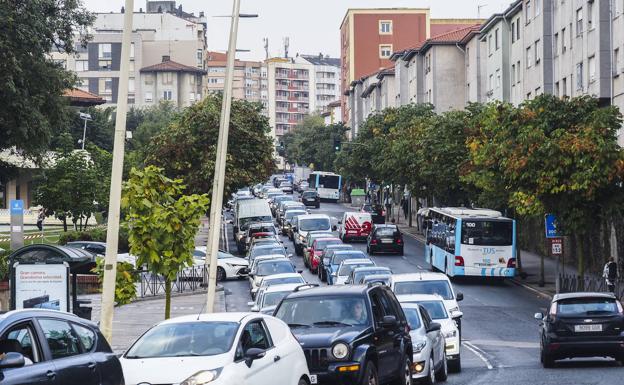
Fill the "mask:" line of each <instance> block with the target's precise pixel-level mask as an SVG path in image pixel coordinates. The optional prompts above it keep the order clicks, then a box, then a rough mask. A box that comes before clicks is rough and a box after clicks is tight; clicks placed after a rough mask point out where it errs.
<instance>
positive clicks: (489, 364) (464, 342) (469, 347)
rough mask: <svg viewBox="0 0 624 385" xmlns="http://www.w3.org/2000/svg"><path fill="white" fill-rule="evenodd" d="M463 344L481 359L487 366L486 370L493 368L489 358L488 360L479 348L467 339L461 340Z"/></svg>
mask: <svg viewBox="0 0 624 385" xmlns="http://www.w3.org/2000/svg"><path fill="white" fill-rule="evenodd" d="M463 345H464V346H465V347H466V348H467V349H468V350H470V351H471V352H473V353H474V354H475V356H477V357H479V359H480V360H481V361H483V362H484V363H485V366H487V368H488V370H493V369H494V366H493V365H492V363H491V362H490V360H488V358H487V357H486V356H485V355H484V354H483V352H482V351H481V349H479V348H477V347H476V346H474V345H473V344H471V343H470V342H468V341H463Z"/></svg>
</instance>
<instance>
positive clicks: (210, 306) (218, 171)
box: [205, 0, 257, 313]
mask: <svg viewBox="0 0 624 385" xmlns="http://www.w3.org/2000/svg"><path fill="white" fill-rule="evenodd" d="M239 16H241V15H240V0H234V5H233V7H232V23H231V25H230V43H229V46H228V52H227V67H226V70H225V84H224V87H223V102H222V104H221V118H220V121H219V138H218V139H217V156H216V161H215V173H214V181H213V183H212V200H211V201H210V222H209V223H208V225H209V226H210V227H209V229H208V245H207V247H206V260H205V263H206V264H208V266H207V268H208V294H207V297H206V312H207V313H212V312H213V311H214V302H215V294H216V291H217V253H218V252H219V235H220V229H221V215H222V214H221V208H222V206H223V191H224V187H225V160H226V155H227V145H228V135H229V131H230V107H231V104H232V83H233V79H234V59H235V56H236V35H237V33H238V20H239ZM244 16H245V17H254V16H257V15H244Z"/></svg>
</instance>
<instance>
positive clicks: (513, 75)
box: [511, 64, 516, 86]
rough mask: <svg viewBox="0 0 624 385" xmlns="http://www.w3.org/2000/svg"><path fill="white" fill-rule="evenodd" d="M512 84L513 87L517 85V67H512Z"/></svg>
mask: <svg viewBox="0 0 624 385" xmlns="http://www.w3.org/2000/svg"><path fill="white" fill-rule="evenodd" d="M511 84H512V86H513V85H515V84H516V65H515V64H512V65H511Z"/></svg>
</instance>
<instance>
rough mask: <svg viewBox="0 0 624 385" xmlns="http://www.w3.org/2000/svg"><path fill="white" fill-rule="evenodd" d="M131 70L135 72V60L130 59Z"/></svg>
mask: <svg viewBox="0 0 624 385" xmlns="http://www.w3.org/2000/svg"><path fill="white" fill-rule="evenodd" d="M129 70H130V72H134V60H130V69H129Z"/></svg>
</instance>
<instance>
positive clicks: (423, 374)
mask: <svg viewBox="0 0 624 385" xmlns="http://www.w3.org/2000/svg"><path fill="white" fill-rule="evenodd" d="M401 307H402V308H403V312H404V313H405V317H406V318H407V322H408V323H409V326H410V337H412V346H413V349H414V355H413V357H412V379H414V380H417V381H419V382H421V383H424V384H427V385H431V384H433V383H434V382H436V381H446V378H447V377H448V366H447V363H446V353H445V344H446V342H445V339H444V336H443V335H442V333H441V332H440V327H441V326H440V324H439V323H437V322H433V321H432V320H431V317H429V313H427V310H426V309H425V308H424V307H422V306H421V305H419V304H415V303H401Z"/></svg>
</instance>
